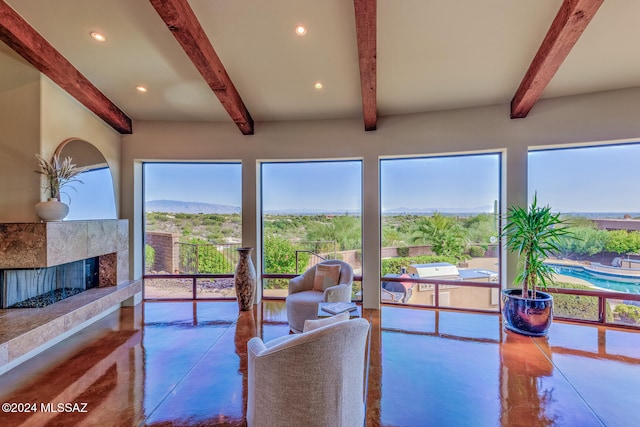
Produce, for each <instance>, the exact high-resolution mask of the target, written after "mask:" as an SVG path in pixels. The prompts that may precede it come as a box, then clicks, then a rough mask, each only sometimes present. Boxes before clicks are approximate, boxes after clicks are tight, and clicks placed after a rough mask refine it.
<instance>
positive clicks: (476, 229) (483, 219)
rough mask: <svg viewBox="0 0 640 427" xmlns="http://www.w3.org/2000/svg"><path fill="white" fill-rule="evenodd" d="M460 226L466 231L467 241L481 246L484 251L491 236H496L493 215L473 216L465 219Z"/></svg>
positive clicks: (496, 231)
mask: <svg viewBox="0 0 640 427" xmlns="http://www.w3.org/2000/svg"><path fill="white" fill-rule="evenodd" d="M462 226H463V227H464V228H465V229H466V230H467V239H468V241H469V242H471V243H478V244H481V245H483V246H485V249H486V245H487V244H488V243H489V240H490V238H491V236H496V237H497V236H498V229H497V228H496V217H495V215H493V214H479V215H474V216H472V217H470V218H467V219H465V220H464V221H463V223H462Z"/></svg>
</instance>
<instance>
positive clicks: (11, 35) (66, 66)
mask: <svg viewBox="0 0 640 427" xmlns="http://www.w3.org/2000/svg"><path fill="white" fill-rule="evenodd" d="M0 40H2V41H3V42H5V43H6V44H7V45H8V46H9V47H10V48H11V49H13V50H14V51H16V53H17V54H18V55H20V56H22V57H23V58H24V59H25V60H27V61H28V62H29V63H30V64H31V65H33V66H34V67H36V69H38V70H39V71H40V72H41V73H42V74H44V75H46V76H47V77H49V78H50V79H51V80H52V81H53V82H54V83H55V84H57V85H58V86H60V87H61V88H62V89H64V90H65V91H67V93H69V95H71V96H73V97H74V98H75V99H77V100H78V101H79V102H80V103H81V104H82V105H84V106H85V107H87V108H88V109H89V110H91V111H92V112H93V113H95V114H96V115H97V116H98V117H100V118H101V119H102V120H104V121H105V122H106V123H107V124H108V125H109V126H111V127H112V128H114V129H115V130H116V131H118V132H120V133H121V134H130V133H132V132H133V130H132V126H131V119H130V118H129V117H127V115H126V114H125V113H124V112H122V110H120V109H119V108H118V107H117V106H116V105H115V104H114V103H113V102H111V101H110V100H109V98H107V97H106V96H105V95H104V94H103V93H102V92H100V90H98V88H96V87H95V86H94V85H93V83H91V82H90V81H89V80H88V79H87V78H86V77H85V76H84V75H82V73H80V71H78V70H77V69H76V68H75V67H74V66H73V65H72V64H71V63H70V62H69V61H68V60H67V59H66V58H65V57H64V56H62V54H61V53H60V52H58V51H57V50H56V49H55V48H54V47H53V46H52V45H51V44H50V43H49V42H48V41H47V40H45V39H44V37H42V36H41V35H40V34H39V33H38V32H37V31H36V30H35V29H34V28H33V27H32V26H31V25H29V23H27V21H25V20H24V19H22V17H21V16H20V15H18V14H17V13H16V11H14V10H13V9H12V8H11V7H10V6H9V5H8V4H7V3H6V2H4V1H2V0H0Z"/></svg>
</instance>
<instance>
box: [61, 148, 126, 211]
mask: <svg viewBox="0 0 640 427" xmlns="http://www.w3.org/2000/svg"><path fill="white" fill-rule="evenodd" d="M54 154H57V155H58V156H59V157H60V158H61V159H64V158H67V157H71V159H72V162H73V163H74V164H75V165H76V166H79V167H85V168H86V169H87V170H86V171H85V172H83V173H82V174H80V175H78V179H79V180H80V182H76V183H73V184H71V185H70V186H69V187H71V188H65V189H63V191H62V198H63V201H64V202H66V203H68V204H69V215H68V216H67V218H66V220H90V219H116V202H115V194H114V185H113V177H112V175H111V169H110V168H109V164H108V163H107V160H106V159H105V157H104V155H103V154H102V153H101V152H100V150H99V149H98V148H97V147H96V146H95V145H93V144H91V143H90V142H88V141H85V140H83V139H79V138H69V139H66V140H64V141H62V142H61V143H60V145H58V147H57V148H56V150H55V153H54ZM65 193H66V194H65ZM65 199H66V200H65Z"/></svg>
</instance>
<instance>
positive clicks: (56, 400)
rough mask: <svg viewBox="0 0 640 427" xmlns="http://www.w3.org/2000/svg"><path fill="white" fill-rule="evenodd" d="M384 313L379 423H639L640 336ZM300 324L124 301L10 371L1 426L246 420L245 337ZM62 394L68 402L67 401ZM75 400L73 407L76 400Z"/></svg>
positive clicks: (374, 381) (217, 309) (203, 307)
mask: <svg viewBox="0 0 640 427" xmlns="http://www.w3.org/2000/svg"><path fill="white" fill-rule="evenodd" d="M363 317H365V318H367V319H368V320H369V321H370V322H371V324H372V335H371V354H370V369H369V383H368V394H367V425H368V426H581V427H582V426H603V425H604V426H621V427H628V426H637V425H640V333H638V332H632V331H625V330H615V329H611V328H600V327H594V326H585V325H576V324H567V323H554V325H553V326H552V329H551V332H550V336H549V338H548V339H546V338H536V339H531V338H527V337H522V336H519V335H515V334H512V333H510V332H505V331H504V330H503V329H502V327H501V325H500V318H499V317H498V316H497V315H485V314H469V313H457V312H447V311H433V310H419V309H409V308H400V307H384V308H383V309H382V310H380V311H377V310H376V311H374V310H364V313H363ZM287 333H288V328H287V325H286V316H285V313H284V304H283V303H282V302H279V301H266V302H264V303H263V304H262V305H260V306H256V309H255V310H254V311H253V312H243V313H242V314H241V315H240V316H239V314H238V309H237V305H236V303H235V302H198V303H192V302H149V303H145V304H144V305H139V306H137V307H128V308H123V309H121V310H119V311H117V312H115V313H112V314H110V315H109V316H107V317H105V318H103V319H102V320H100V321H98V322H97V323H95V324H93V325H92V326H90V327H89V328H87V329H85V330H83V331H82V332H80V333H78V334H76V335H74V336H72V337H70V338H68V339H67V340H65V341H63V342H61V343H60V344H58V345H56V346H55V347H52V348H50V349H49V350H47V351H45V352H43V353H41V354H40V355H38V356H36V357H35V358H33V359H30V360H29V361H27V362H25V363H23V364H22V365H19V366H18V367H16V368H14V369H13V370H11V371H9V372H7V373H5V374H4V375H2V376H0V402H2V403H9V406H7V405H4V406H3V411H4V410H6V409H7V408H8V409H9V410H15V411H20V412H0V425H1V426H17V425H22V426H29V427H30V426H40V425H42V426H137V425H149V426H225V425H229V426H235V425H244V424H245V421H244V411H245V406H246V400H245V395H246V342H247V340H248V339H249V338H250V337H252V336H255V335H257V336H261V337H262V338H263V339H264V340H270V339H273V338H276V337H278V336H282V335H285V334H287ZM59 404H63V405H61V406H59ZM64 404H68V405H66V406H65V405H64Z"/></svg>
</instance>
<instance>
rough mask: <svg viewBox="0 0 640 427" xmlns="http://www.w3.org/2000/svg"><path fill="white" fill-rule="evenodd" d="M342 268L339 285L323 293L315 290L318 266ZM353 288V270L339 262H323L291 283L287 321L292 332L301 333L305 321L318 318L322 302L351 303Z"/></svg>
mask: <svg viewBox="0 0 640 427" xmlns="http://www.w3.org/2000/svg"><path fill="white" fill-rule="evenodd" d="M336 265H339V266H340V274H339V277H338V280H337V283H338V284H337V285H334V286H329V287H326V288H325V289H324V290H323V291H322V292H320V291H317V290H314V289H313V288H314V281H315V278H316V277H315V276H316V270H317V268H318V266H336ZM352 287H353V269H352V268H351V266H350V265H349V264H347V263H346V262H344V261H339V260H328V261H323V262H321V263H319V264H317V265H314V266H313V267H311V268H310V269H308V270H307V271H305V272H304V273H303V274H302V275H300V276H297V277H294V278H293V279H291V280H290V281H289V295H288V296H287V300H286V304H287V320H288V322H289V328H291V331H292V332H295V333H300V332H302V329H303V327H304V321H305V320H310V319H317V318H318V304H319V303H321V302H349V301H351V289H352Z"/></svg>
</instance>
